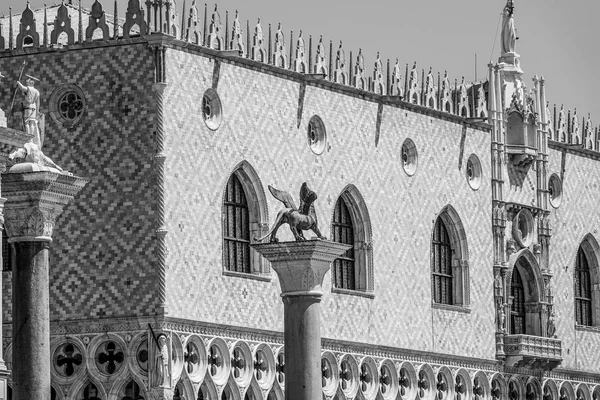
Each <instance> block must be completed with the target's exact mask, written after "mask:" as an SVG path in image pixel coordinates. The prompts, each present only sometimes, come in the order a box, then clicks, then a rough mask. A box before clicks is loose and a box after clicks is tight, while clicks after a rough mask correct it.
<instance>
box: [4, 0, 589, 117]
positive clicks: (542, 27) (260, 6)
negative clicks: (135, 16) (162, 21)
mask: <svg viewBox="0 0 600 400" xmlns="http://www.w3.org/2000/svg"><path fill="white" fill-rule="evenodd" d="M76 1H77V0H74V2H76ZM101 1H102V0H101ZM182 1H183V0H177V2H178V4H177V8H178V10H181V7H182ZM186 1H187V6H186V7H187V8H189V6H190V4H191V0H186ZM43 3H44V0H32V1H31V6H32V8H38V7H42V6H43ZM92 3H93V1H92V0H83V6H84V7H87V8H89V7H91V4H92ZM102 3H103V5H104V9H105V11H107V12H108V13H111V14H112V9H113V1H112V0H111V1H106V0H104V1H102ZM118 3H119V15H120V16H124V14H125V9H126V3H127V1H126V0H118ZM198 3H199V4H201V7H202V8H203V4H204V3H203V2H201V1H199V2H198ZM505 3H506V1H505V0H456V1H450V0H418V1H407V0H369V1H362V2H357V1H348V0H302V1H289V0H286V1H282V0H259V1H258V0H257V1H249V0H219V1H218V6H219V11H220V13H221V17H222V18H223V21H224V19H225V10H228V11H229V13H230V21H231V20H232V19H233V16H234V14H235V10H236V9H237V10H238V11H239V13H240V19H241V20H242V21H244V22H243V26H244V27H245V21H246V19H249V20H250V25H251V27H253V26H254V25H255V24H256V20H257V18H259V17H260V18H261V21H262V23H263V28H264V29H265V32H266V30H267V29H268V24H269V23H271V24H272V26H273V29H274V30H275V29H276V28H277V23H278V22H281V23H282V28H283V30H284V31H285V32H286V40H288V38H289V31H290V30H293V31H294V37H297V35H298V31H299V30H300V29H302V30H303V31H304V36H305V38H308V35H312V36H313V40H318V37H319V35H323V39H324V40H325V41H326V42H327V43H329V40H330V39H331V40H333V42H334V49H335V48H337V45H338V43H339V40H340V39H341V40H343V41H344V48H345V49H346V51H347V52H349V51H350V50H352V51H353V53H354V54H355V55H356V54H357V52H358V49H359V48H362V50H363V54H364V56H365V62H366V64H367V65H368V66H369V69H370V68H371V66H372V65H373V62H374V60H375V56H376V54H377V51H380V52H381V58H382V59H383V60H384V63H385V59H387V58H390V59H391V60H392V62H394V61H395V59H396V58H399V60H400V63H401V64H402V65H403V64H405V63H409V64H412V62H413V61H417V65H418V67H419V68H425V69H426V70H428V68H429V67H430V66H431V67H433V70H434V71H440V72H441V73H442V74H443V72H444V70H448V74H449V76H450V78H451V79H452V80H453V79H454V78H456V79H459V80H460V79H461V77H462V76H463V75H464V76H465V79H466V80H467V81H472V80H474V78H475V76H474V75H475V66H474V64H475V63H474V56H475V53H477V57H478V63H477V70H478V76H477V78H478V80H483V79H485V73H486V70H487V67H486V65H487V63H488V62H489V61H490V54H491V52H492V46H493V44H494V38H495V36H496V28H497V26H498V19H499V17H500V13H501V11H502V9H503V7H504V5H505ZM48 4H50V2H48ZM515 5H516V10H515V22H516V27H517V31H518V35H519V41H518V42H517V52H518V53H519V54H520V55H521V67H522V69H523V70H524V71H525V78H526V81H527V82H528V84H529V86H530V87H531V84H530V82H531V78H532V77H533V75H534V74H537V75H538V76H539V75H543V76H544V78H545V79H546V82H547V84H546V87H547V98H548V100H549V101H550V103H551V104H553V103H557V104H558V105H559V106H560V104H561V103H564V105H565V109H573V108H575V107H576V108H577V111H578V115H579V116H580V117H583V116H586V115H587V113H588V112H591V113H592V120H593V121H595V122H594V124H595V125H596V126H597V125H598V124H599V123H600V102H599V101H598V100H597V97H596V94H598V93H600V79H597V78H595V75H594V72H596V71H597V70H598V67H597V65H598V60H599V58H600V45H599V44H598V42H599V41H600V34H599V33H598V27H597V22H596V21H595V18H597V16H598V15H600V1H597V0H570V1H568V2H567V1H564V0H560V1H559V0H516V1H515ZM9 6H12V7H13V11H15V12H20V10H21V9H22V8H24V1H23V0H2V2H1V5H0V13H8V7H9ZM213 7H214V2H211V3H208V8H209V12H210V11H212V9H213ZM186 12H187V11H186ZM202 12H203V10H202ZM209 15H210V14H209ZM315 44H316V43H315ZM326 47H327V50H329V46H328V45H327V46H326ZM499 47H500V45H499V43H498V41H496V46H495V49H494V52H493V54H492V55H491V60H493V61H494V62H496V61H497V59H498V55H499V51H500V49H499Z"/></svg>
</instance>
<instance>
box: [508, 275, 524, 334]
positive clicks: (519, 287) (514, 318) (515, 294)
mask: <svg viewBox="0 0 600 400" xmlns="http://www.w3.org/2000/svg"><path fill="white" fill-rule="evenodd" d="M510 295H511V296H512V298H513V301H512V305H511V309H510V322H511V323H510V333H511V334H512V335H519V334H525V333H527V332H526V331H525V288H524V286H523V280H522V279H521V273H520V272H519V270H518V269H517V268H515V269H514V270H513V274H512V278H511V285H510Z"/></svg>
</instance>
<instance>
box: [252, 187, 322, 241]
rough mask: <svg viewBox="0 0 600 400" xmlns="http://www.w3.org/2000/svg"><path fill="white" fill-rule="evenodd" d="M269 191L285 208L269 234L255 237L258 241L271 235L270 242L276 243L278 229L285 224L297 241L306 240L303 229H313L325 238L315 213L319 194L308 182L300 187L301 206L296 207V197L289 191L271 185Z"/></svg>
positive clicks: (320, 236)
mask: <svg viewBox="0 0 600 400" xmlns="http://www.w3.org/2000/svg"><path fill="white" fill-rule="evenodd" d="M269 191H270V192H271V194H272V195H273V197H275V198H276V199H277V200H279V201H281V202H282V203H283V205H284V206H285V208H284V209H283V210H280V211H279V213H278V214H277V218H276V219H275V224H273V227H272V228H271V230H270V231H269V232H267V234H266V235H265V236H263V237H261V238H256V237H255V238H254V240H255V241H257V242H262V241H263V240H265V239H266V238H267V237H269V236H270V239H269V242H270V243H276V242H278V241H279V240H278V239H277V236H276V235H277V230H278V229H279V227H280V226H281V225H283V224H288V225H289V226H290V230H291V231H292V234H293V235H294V238H295V239H296V241H302V240H306V238H305V237H304V234H303V233H302V231H307V230H312V231H313V232H314V233H315V234H316V235H317V237H318V238H319V239H321V240H325V238H324V237H323V235H321V232H320V231H319V227H318V222H317V214H316V213H315V207H314V204H313V203H314V201H315V200H316V199H317V194H316V193H315V192H313V191H312V190H310V189H309V188H308V185H307V184H306V182H304V183H303V184H302V186H301V187H300V208H298V207H296V204H295V203H294V199H293V198H292V196H291V195H290V194H289V193H288V192H284V191H282V190H277V189H275V188H274V187H273V186H271V185H269Z"/></svg>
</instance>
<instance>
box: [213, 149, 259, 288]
mask: <svg viewBox="0 0 600 400" xmlns="http://www.w3.org/2000/svg"><path fill="white" fill-rule="evenodd" d="M268 220H269V218H268V215H267V208H266V199H265V194H264V190H263V188H262V185H261V184H260V179H259V178H258V175H257V174H256V172H255V171H254V169H253V168H252V166H250V164H249V163H248V162H246V161H243V162H241V163H240V164H239V165H238V166H237V167H236V168H235V169H234V172H233V173H232V174H231V175H230V176H229V178H228V180H227V184H226V185H225V192H224V194H223V204H222V229H223V273H224V274H226V275H227V274H229V275H237V276H244V277H248V278H254V279H259V280H270V279H271V278H270V276H271V274H270V269H269V265H268V263H267V262H266V260H265V259H264V258H263V257H261V256H260V254H258V252H256V251H255V250H254V249H252V247H250V243H251V241H252V240H253V238H255V237H261V236H264V234H266V232H267V231H268V229H269V225H268ZM240 274H241V275H240Z"/></svg>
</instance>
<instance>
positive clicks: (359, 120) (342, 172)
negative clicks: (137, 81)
mask: <svg viewBox="0 0 600 400" xmlns="http://www.w3.org/2000/svg"><path fill="white" fill-rule="evenodd" d="M213 70H215V68H214V61H213V60H211V59H209V58H206V57H202V56H198V55H194V54H191V53H188V52H184V51H181V50H169V51H168V54H167V71H168V78H167V81H168V87H167V89H166V93H165V96H166V101H165V102H166V103H167V104H172V105H173V107H172V108H171V109H170V110H169V111H166V114H165V119H166V124H167V127H166V130H167V132H169V134H168V138H167V143H166V148H167V161H166V175H167V196H168V198H167V208H168V210H167V223H168V227H167V228H168V230H169V235H168V236H167V240H168V245H169V261H168V266H169V267H168V268H169V269H168V273H167V301H168V307H169V316H172V317H180V318H186V319H192V320H206V321H212V322H215V323H223V324H232V325H238V326H248V327H251V328H259V329H267V330H277V331H281V330H282V328H283V321H282V317H283V306H282V302H281V299H280V298H279V284H278V281H277V278H276V276H275V274H274V273H272V277H271V281H270V282H264V281H258V280H253V279H247V278H240V277H232V276H224V275H223V273H222V261H221V257H222V255H221V251H222V245H221V202H222V195H223V190H224V188H225V185H226V182H227V179H228V178H229V175H230V173H231V172H232V170H233V168H234V167H235V166H236V165H237V164H238V163H240V162H241V161H242V160H247V161H248V162H249V163H250V164H251V165H252V166H253V167H254V168H255V170H256V171H257V173H258V175H259V177H260V179H261V183H262V185H263V187H264V188H265V189H266V186H267V185H268V184H271V185H273V186H275V187H276V188H279V189H283V190H287V191H290V193H292V195H293V196H294V197H297V193H298V189H299V187H300V185H301V183H302V182H303V181H304V180H306V181H308V183H309V186H310V187H311V188H312V189H313V190H314V191H316V192H317V193H318V195H319V198H318V200H317V201H316V210H317V214H318V218H319V222H320V227H321V231H322V232H323V234H324V235H325V236H327V237H329V236H330V223H331V219H332V213H333V207H334V204H335V201H336V198H337V196H338V195H339V194H340V192H341V191H342V189H343V188H344V187H345V186H346V185H348V184H350V183H352V184H354V185H355V186H356V187H357V188H358V190H359V191H360V192H361V194H362V195H363V197H364V199H365V202H366V204H367V207H368V210H369V213H370V217H371V224H372V227H373V258H374V260H373V265H374V271H375V273H374V278H375V284H374V287H375V292H374V293H375V297H374V298H367V297H361V296H355V295H348V294H340V293H332V292H331V275H330V273H329V274H327V275H326V277H325V284H324V288H323V290H324V293H325V294H324V297H323V300H322V318H323V319H322V320H323V326H322V335H323V337H328V338H337V339H342V340H350V341H355V342H366V343H371V344H380V345H388V346H394V347H404V348H415V349H420V350H428V351H439V352H444V353H450V354H462V355H466V354H468V355H469V356H473V357H481V358H487V359H491V358H494V354H495V353H494V345H493V337H494V327H495V325H494V311H493V310H494V307H493V293H492V281H493V279H492V258H491V254H492V246H491V244H492V239H491V238H492V236H491V235H492V234H491V218H490V209H491V192H490V191H491V190H490V183H489V182H490V180H489V179H490V170H489V165H490V134H489V132H485V131H478V130H473V129H471V128H468V129H467V128H466V127H464V126H463V125H460V124H457V123H454V122H449V121H445V120H440V119H436V118H434V117H431V116H425V115H422V114H417V113H414V112H411V111H408V110H403V109H399V108H394V107H389V106H384V108H383V116H382V123H381V136H380V141H379V145H378V147H376V146H375V132H376V118H377V108H378V105H377V104H376V103H374V102H370V101H365V100H362V99H359V98H357V97H352V96H348V95H344V94H342V93H338V92H336V91H333V90H325V89H321V88H316V87H314V86H307V87H306V93H305V98H304V104H303V106H304V107H303V114H302V121H301V124H300V127H299V128H298V127H297V125H296V123H297V114H298V95H299V91H300V84H299V83H298V82H294V81H293V80H290V79H284V78H281V77H276V76H274V75H272V74H269V73H262V72H258V71H253V70H252V69H250V68H244V67H239V66H233V65H231V64H226V63H223V64H221V66H220V68H219V69H218V70H219V71H220V78H219V81H218V87H217V92H218V93H219V96H220V99H221V102H222V104H223V123H222V125H221V127H220V128H219V129H218V130H217V131H210V130H209V129H208V128H207V127H206V125H205V124H204V122H203V121H202V117H201V113H200V105H201V100H202V95H203V93H204V92H205V91H206V89H208V88H209V87H212V86H213ZM314 114H318V115H319V116H320V117H321V118H322V119H323V121H324V123H325V126H326V129H327V138H328V139H327V140H328V148H327V149H326V151H325V152H324V153H323V155H321V156H316V155H314V154H313V153H312V152H311V150H310V148H309V146H308V143H307V137H306V130H307V124H308V121H309V119H310V117H311V116H312V115H314ZM463 128H464V129H465V135H464V140H462V141H461V136H462V134H463ZM408 137H410V138H411V139H412V140H413V141H414V142H415V144H416V147H417V151H418V157H419V159H418V170H417V172H416V174H415V175H414V176H413V177H408V176H407V175H406V174H405V173H404V171H403V169H402V162H401V155H400V148H401V146H402V143H403V141H404V140H405V139H406V138H408ZM461 143H464V150H463V151H462V152H461ZM472 153H475V154H476V155H477V156H478V157H479V159H480V160H481V164H482V167H483V179H482V181H483V182H482V186H481V188H480V189H479V190H478V191H473V190H471V188H470V187H469V185H468V183H467V181H466V177H465V170H464V169H465V166H466V161H467V158H468V157H469V155H470V154H472ZM459 165H461V169H459ZM267 193H268V192H267ZM267 202H268V208H269V222H270V223H272V222H273V221H274V218H275V216H276V213H277V211H278V210H279V209H280V208H281V205H280V204H278V202H277V200H275V199H274V198H272V197H271V196H270V194H268V196H267ZM447 204H451V205H452V206H453V207H454V208H455V209H456V210H457V212H458V214H459V216H460V217H461V219H462V223H463V225H464V227H465V231H466V235H467V240H468V245H469V252H470V256H469V263H470V269H471V273H470V275H471V279H470V290H471V296H470V297H471V312H470V313H464V312H458V311H454V310H443V309H436V310H435V312H433V318H432V314H431V313H432V308H431V277H430V259H429V252H430V237H431V232H432V229H433V225H434V222H435V219H436V214H437V213H439V211H440V210H441V209H442V208H443V207H444V206H445V205H447ZM286 229H287V228H285V229H283V230H281V232H282V233H283V232H285V231H286ZM309 235H310V234H309ZM280 238H281V239H282V240H283V239H290V236H289V235H288V234H287V233H285V234H281V235H280ZM432 324H433V325H432ZM434 327H435V328H434Z"/></svg>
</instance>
